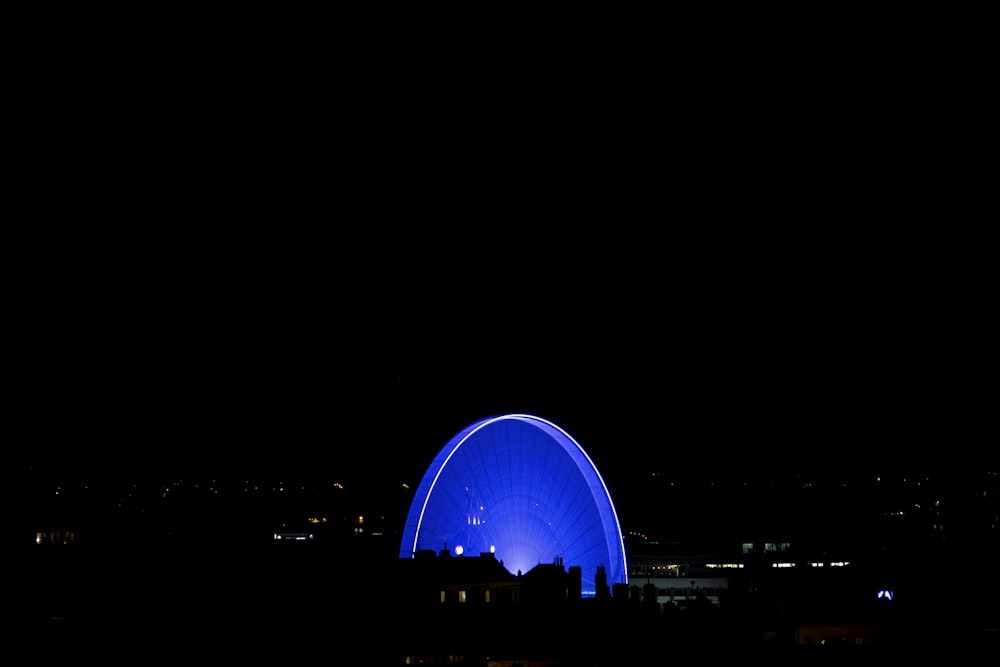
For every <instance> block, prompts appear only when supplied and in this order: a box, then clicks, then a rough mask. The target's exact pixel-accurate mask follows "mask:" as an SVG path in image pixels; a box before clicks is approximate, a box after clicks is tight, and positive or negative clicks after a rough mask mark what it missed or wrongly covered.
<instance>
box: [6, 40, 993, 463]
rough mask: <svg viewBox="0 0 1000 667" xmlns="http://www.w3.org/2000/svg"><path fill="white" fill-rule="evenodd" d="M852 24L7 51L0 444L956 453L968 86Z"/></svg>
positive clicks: (961, 398)
mask: <svg viewBox="0 0 1000 667" xmlns="http://www.w3.org/2000/svg"><path fill="white" fill-rule="evenodd" d="M138 41H143V40H138ZM879 44H881V42H879ZM258 46H259V45H258ZM758 46H759V45H758ZM862 46H863V45H861V44H859V43H855V44H854V47H853V50H852V55H851V56H850V57H846V56H845V54H844V53H840V52H837V53H834V52H831V51H829V50H824V49H822V48H816V49H815V50H814V51H810V52H808V53H806V52H804V51H803V50H804V49H806V48H807V47H806V45H805V44H802V43H796V44H795V45H794V47H795V50H794V51H792V52H789V51H782V50H780V49H778V50H773V49H764V48H761V49H754V50H751V51H749V52H747V51H745V50H744V51H740V54H741V57H739V58H731V57H729V56H727V55H726V53H722V52H717V51H714V50H712V49H707V48H704V49H698V50H691V49H681V48H679V47H671V49H669V57H666V56H664V55H663V54H660V55H659V57H654V56H656V54H655V53H644V54H639V53H637V52H634V51H630V52H629V53H630V54H631V55H630V56H628V57H623V58H621V57H620V58H619V59H614V60H609V58H607V57H606V56H608V55H609V54H607V53H605V54H604V55H603V56H602V55H600V54H598V53H596V52H594V53H592V57H589V58H586V59H583V60H574V59H573V58H569V57H568V56H567V55H566V54H565V53H562V55H561V56H560V55H559V52H558V51H557V52H550V53H546V54H544V55H545V57H544V59H543V60H541V61H540V60H537V59H532V58H527V57H526V58H525V59H524V60H517V61H515V60H513V59H511V58H506V57H500V55H499V54H497V53H494V54H492V55H491V56H490V57H484V58H482V59H461V58H455V57H453V56H454V54H449V53H448V52H447V50H445V51H444V52H438V51H435V53H434V54H431V53H430V52H429V51H428V52H427V53H425V54H424V55H425V57H422V58H413V57H408V58H401V57H396V56H395V55H393V54H394V53H396V52H388V51H387V52H384V53H382V55H381V56H380V57H375V52H376V51H378V50H377V49H376V50H375V51H372V50H371V49H369V50H366V51H363V52H354V54H353V55H354V57H352V58H345V57H342V56H344V53H345V52H343V51H336V53H332V54H331V53H329V52H326V53H324V52H323V49H322V48H320V47H321V45H320V44H319V43H305V44H302V45H301V48H300V49H298V50H291V51H286V52H283V54H282V55H281V57H280V58H279V57H278V56H277V55H276V54H274V53H272V54H271V56H267V57H265V56H263V55H261V56H260V57H252V58H251V57H250V55H249V52H244V51H234V50H231V49H230V50H225V49H221V50H220V49H203V50H196V51H192V52H190V53H189V52H185V54H184V55H183V56H182V55H181V54H178V53H177V52H176V51H170V50H162V49H159V50H158V49H155V48H153V49H150V48H148V47H147V49H145V50H143V49H142V46H141V45H140V44H132V45H131V46H130V50H129V51H128V52H129V53H131V54H133V56H135V57H132V58H122V57H121V55H122V52H121V51H114V50H110V51H108V50H104V49H84V50H82V51H77V52H74V53H75V55H74V57H73V58H70V57H69V53H70V51H69V50H68V49H59V50H51V51H48V52H47V55H46V56H45V57H44V58H43V57H41V56H40V55H39V57H37V58H36V59H35V60H33V61H32V62H33V65H34V67H35V70H33V71H35V75H31V76H28V75H26V76H25V81H24V82H25V89H26V94H25V95H24V96H23V98H22V99H23V101H24V108H23V118H24V121H23V123H22V125H21V127H22V128H23V129H24V136H25V137H27V138H28V139H29V141H28V142H27V148H26V150H25V151H24V153H23V154H20V155H19V157H18V165H19V169H18V170H17V177H16V179H15V180H16V182H15V183H12V186H13V187H14V189H15V190H17V191H18V193H19V196H20V197H21V198H22V203H23V205H22V206H17V207H12V209H15V210H18V211H19V216H20V220H19V221H17V222H16V224H11V225H9V228H10V229H11V231H9V232H8V242H7V243H6V244H5V257H6V258H7V260H8V261H7V262H6V265H7V275H8V278H9V282H8V293H9V294H10V299H9V300H8V303H9V306H10V312H11V314H12V317H11V318H9V319H8V330H9V331H12V332H13V339H14V341H15V342H14V343H13V344H12V345H10V346H9V348H8V350H9V355H10V365H11V367H12V368H13V373H11V374H10V377H11V378H13V381H12V385H13V395H14V397H13V399H12V401H11V404H10V407H11V408H12V412H13V414H14V415H15V423H16V424H17V428H14V429H12V430H13V432H14V433H15V435H14V436H13V438H14V439H13V441H12V442H11V443H10V444H9V451H11V452H14V454H15V456H18V457H20V456H23V457H24V458H25V459H26V460H30V461H32V462H34V463H35V465H38V466H44V467H53V468H59V469H60V470H63V471H68V473H67V474H69V473H73V474H80V475H83V474H106V475H112V476H114V475H119V476H126V475H134V474H135V475H148V476H156V475H173V474H191V473H192V472H194V473H196V474H212V475H215V474H231V475H238V474H239V475H241V474H268V475H271V474H286V472H287V474H290V475H293V474H300V473H302V472H303V471H305V472H309V473H313V474H315V473H316V472H317V471H325V470H329V471H331V472H330V474H333V475H338V476H339V475H341V474H343V475H346V476H354V475H357V476H360V477H366V478H368V479H371V478H372V476H373V475H374V476H376V477H377V476H378V474H377V473H373V471H382V470H383V469H385V470H386V474H387V475H390V474H391V475H395V476H397V477H408V478H411V479H412V478H413V477H414V476H418V475H420V474H421V473H422V472H423V468H424V466H426V464H427V463H429V462H430V460H431V459H432V458H433V456H434V454H435V453H436V452H437V450H438V449H439V448H440V447H441V446H443V445H444V443H445V442H446V441H447V439H448V438H450V436H451V435H453V434H454V433H455V432H456V431H458V430H459V429H460V428H462V427H463V426H465V425H466V424H468V423H470V422H471V421H474V420H476V419H478V418H481V417H484V416H488V415H491V414H499V413H504V412H522V411H523V412H532V413H535V414H539V415H540V416H543V417H547V418H550V419H552V420H553V421H555V422H556V423H558V424H560V425H561V426H563V427H564V428H566V430H568V431H569V432H570V433H571V434H572V435H574V436H575V437H577V439H578V440H579V441H580V443H581V444H582V445H583V446H584V448H585V449H587V450H588V451H589V452H591V454H592V456H593V458H594V459H595V461H597V463H598V464H599V466H600V467H601V468H602V469H607V470H608V471H609V474H614V475H615V477H616V479H627V477H628V475H629V474H631V473H632V471H633V470H636V469H639V468H641V467H642V466H644V465H647V464H649V465H655V466H658V467H662V468H669V469H673V470H677V469H681V470H685V471H689V472H690V473H691V474H700V473H701V472H702V471H705V470H707V469H713V468H714V469H720V468H721V469H726V468H728V469H729V470H732V471H734V472H740V473H743V472H747V471H751V472H760V473H763V472H766V471H774V470H784V469H788V468H789V467H791V468H794V469H812V470H814V469H817V468H818V467H823V468H826V467H830V468H838V467H839V468H845V469H852V468H853V467H854V466H855V465H861V464H860V463H858V462H859V461H868V462H869V464H870V465H872V466H873V467H877V468H879V469H881V468H888V467H892V466H894V465H900V464H901V465H904V466H905V467H907V468H923V467H933V466H938V465H940V464H942V463H950V464H955V465H970V466H976V467H978V466H979V465H980V462H981V461H985V460H986V459H989V458H990V452H989V445H990V444H991V443H992V442H994V441H995V437H991V436H995V428H994V427H993V425H992V424H990V422H989V419H988V416H989V414H990V413H991V411H992V402H991V401H990V399H989V393H988V391H984V390H983V388H984V387H990V386H992V384H993V383H994V381H993V378H994V377H995V370H996V355H995V345H994V341H995V340H996V335H995V334H996V329H995V324H994V322H993V318H992V313H991V310H992V305H993V303H994V302H995V300H996V299H995V290H994V288H993V287H992V285H994V284H996V283H997V281H996V265H995V261H994V253H993V249H994V247H995V244H994V242H993V241H992V239H991V237H990V236H989V234H987V231H988V229H989V227H988V225H987V224H986V223H985V222H984V216H983V215H982V211H983V209H982V207H981V204H982V203H983V202H984V195H985V193H986V191H987V190H986V183H985V180H984V176H983V175H982V174H981V173H980V172H979V170H978V168H977V167H975V165H976V164H978V161H977V160H973V159H971V158H972V157H973V155H974V154H975V153H976V149H975V146H977V145H979V144H978V143H977V141H978V140H979V134H978V132H977V130H976V128H977V127H979V126H981V125H980V122H981V120H982V118H983V115H982V114H983V109H984V107H983V101H984V100H985V97H984V96H983V94H982V91H981V90H980V87H979V86H977V85H975V76H974V72H973V70H970V69H968V68H965V67H957V66H956V67H950V66H948V64H949V63H951V64H961V63H956V59H957V60H959V61H962V62H966V60H963V58H965V57H964V56H959V55H955V54H952V55H951V56H950V57H951V58H952V60H950V61H943V60H941V59H940V58H935V57H933V54H930V53H923V52H920V53H912V54H911V57H910V58H906V59H904V58H901V57H900V53H901V52H900V51H897V50H893V49H890V48H888V47H884V46H878V45H877V44H876V43H875V41H874V40H873V41H872V42H871V44H870V46H869V48H867V49H862ZM257 52H258V51H256V50H255V51H254V53H257ZM39 53H40V52H39ZM81 53H82V54H85V55H86V54H89V56H87V57H83V56H81V55H80V54H81ZM236 53H246V54H247V55H246V57H236V56H235V55H234V54H236ZM409 53H410V56H412V55H413V53H414V52H412V51H411V52H409ZM418 53H424V51H418ZM712 53H715V54H716V55H714V56H713V55H711V54H712ZM727 53H728V52H727ZM747 53H755V54H757V56H758V57H757V58H747V57H746V55H747ZM838 53H840V55H837V54H838ZM171 54H172V55H171ZM338 54H339V55H338ZM921 54H922V55H921ZM272 56H273V57H272ZM320 56H322V57H320ZM541 56H542V54H539V57H541ZM918 56H919V57H918ZM969 60H970V61H971V60H973V59H972V57H971V56H969ZM459 61H461V62H459ZM541 62H544V63H546V66H545V67H542V66H541V65H540V63H541ZM616 63H617V64H616ZM984 464H985V463H984ZM341 471H343V472H341Z"/></svg>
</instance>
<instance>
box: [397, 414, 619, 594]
mask: <svg viewBox="0 0 1000 667" xmlns="http://www.w3.org/2000/svg"><path fill="white" fill-rule="evenodd" d="M420 550H433V551H442V550H448V551H449V552H450V553H452V554H454V555H463V554H464V555H469V556H476V555H479V554H482V553H485V552H490V553H492V554H493V555H494V557H495V558H497V560H499V561H501V562H502V563H503V564H504V567H505V568H506V569H507V570H508V571H510V572H512V573H518V572H521V573H524V572H527V571H528V570H530V569H531V568H532V567H534V566H535V565H538V564H541V563H553V562H556V561H557V559H558V560H559V562H562V563H564V564H565V565H566V566H574V565H575V566H579V567H580V568H581V573H582V577H583V582H584V595H585V596H586V595H588V592H589V593H590V594H592V593H593V592H592V591H588V586H587V585H586V582H587V581H593V575H594V573H595V572H596V571H597V570H598V568H603V571H604V572H605V573H606V575H607V581H608V583H609V584H611V583H618V582H621V583H627V581H626V578H627V574H626V566H625V549H624V544H623V542H622V535H621V528H620V526H619V523H618V516H617V514H616V512H615V508H614V504H613V502H612V500H611V495H610V493H609V492H608V489H607V486H606V485H605V483H604V480H603V479H602V478H601V475H600V473H599V472H598V470H597V467H596V466H595V465H594V462H593V461H592V460H591V458H590V456H589V455H588V454H587V453H586V452H585V451H584V449H583V448H582V447H581V446H580V445H579V443H577V442H576V440H574V439H573V437H572V436H570V435H569V434H568V433H567V432H566V431H564V430H563V429H562V428H560V427H559V426H557V425H555V424H554V423H552V422H550V421H548V420H546V419H543V418H541V417H537V416H534V415H528V414H506V415H499V416H493V417H487V418H485V419H480V420H479V421H476V422H473V423H472V424H469V425H468V426H466V427H465V428H463V429H462V430H461V431H459V432H458V433H457V434H455V435H454V436H453V437H452V438H451V439H450V440H449V441H448V443H447V444H446V445H445V446H444V447H443V448H442V449H441V450H440V451H439V452H438V454H437V456H436V457H435V458H434V460H433V461H432V462H431V464H430V466H429V467H428V469H427V472H426V473H425V474H424V476H423V478H422V480H421V482H420V484H419V486H418V487H417V490H416V493H415V495H414V498H413V502H412V504H411V506H410V510H409V513H408V515H407V519H406V524H405V526H404V529H403V537H402V543H401V545H400V553H399V555H400V558H410V557H412V556H413V555H414V554H415V553H416V552H417V551H420Z"/></svg>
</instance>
